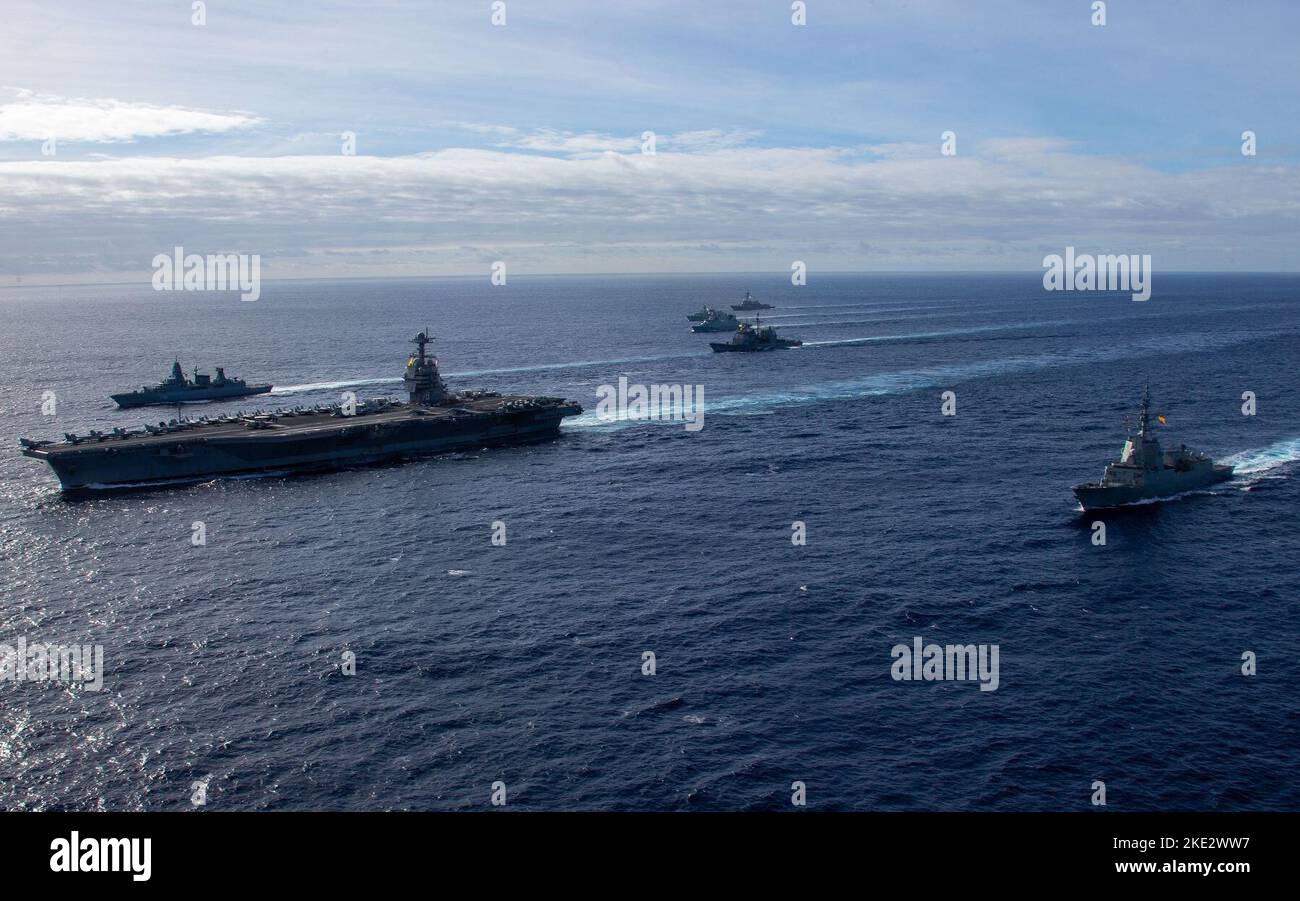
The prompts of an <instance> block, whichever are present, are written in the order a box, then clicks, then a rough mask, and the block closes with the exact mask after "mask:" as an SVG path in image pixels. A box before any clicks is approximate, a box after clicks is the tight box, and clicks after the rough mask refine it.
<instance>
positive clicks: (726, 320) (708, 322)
mask: <svg viewBox="0 0 1300 901" xmlns="http://www.w3.org/2000/svg"><path fill="white" fill-rule="evenodd" d="M739 324H740V320H738V319H737V318H736V317H735V314H733V313H728V312H727V311H726V310H709V314H708V315H707V316H705V317H704V318H703V319H701V320H700V321H699V322H697V323H695V325H693V326H691V331H693V332H729V331H731V330H732V329H734V328H736V326H738V325H739Z"/></svg>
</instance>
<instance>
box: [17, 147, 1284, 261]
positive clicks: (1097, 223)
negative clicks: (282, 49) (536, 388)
mask: <svg viewBox="0 0 1300 901" xmlns="http://www.w3.org/2000/svg"><path fill="white" fill-rule="evenodd" d="M597 137H600V136H597ZM671 144H672V136H667V138H665V139H664V140H663V143H662V144H661V146H671ZM593 146H595V145H594V144H592V145H589V144H587V143H585V142H582V143H579V144H578V145H574V144H569V143H566V144H564V146H563V149H564V150H565V151H576V155H573V156H567V157H563V158H561V157H555V156H545V155H538V154H537V153H533V152H518V151H515V152H503V151H497V150H483V149H474V150H469V149H453V150H444V151H439V152H435V153H427V154H419V155H413V156H404V157H368V156H351V157H349V156H342V155H339V156H284V157H274V158H268V157H237V156H221V157H208V158H202V159H176V158H153V157H135V158H127V159H111V160H69V161H44V160H42V161H27V162H8V163H0V274H3V275H6V276H9V277H11V278H12V277H13V276H14V275H17V274H26V275H29V276H30V275H37V274H40V273H47V274H51V275H55V274H59V275H69V274H71V273H76V272H99V273H108V272H139V271H143V270H145V269H147V267H148V261H149V260H150V259H151V258H152V257H153V256H154V254H156V253H160V252H167V251H169V250H170V248H171V247H172V246H174V245H176V244H181V245H184V246H185V247H186V249H187V250H190V251H192V252H198V253H210V252H219V251H232V250H238V251H243V252H253V253H260V254H262V255H263V258H264V259H263V266H264V272H265V273H266V274H267V275H268V276H270V277H276V276H296V275H305V274H319V275H342V274H425V273H427V274H447V273H465V272H477V271H479V270H480V269H482V270H483V271H486V269H485V266H486V263H485V261H488V260H493V259H504V260H506V261H507V262H508V263H509V264H511V267H512V271H515V272H528V271H532V272H573V271H619V270H625V271H653V270H657V269H660V268H662V267H666V266H668V267H671V268H673V269H677V270H683V269H686V270H689V269H696V270H701V271H702V270H711V269H714V270H716V269H729V270H737V269H746V268H772V269H787V268H788V267H789V265H790V262H791V261H792V260H796V259H801V260H805V261H807V262H809V264H810V265H820V266H822V267H824V268H835V269H852V268H864V269H871V268H877V269H881V268H884V269H888V268H898V269H901V268H927V269H957V268H975V269H1018V270H1033V269H1037V268H1038V267H1039V266H1040V265H1041V260H1042V257H1043V255H1044V254H1045V253H1050V252H1060V251H1061V249H1062V248H1063V247H1064V246H1065V245H1067V244H1071V245H1074V246H1076V247H1078V248H1079V249H1080V252H1089V251H1090V252H1103V253H1150V254H1152V255H1153V257H1154V259H1155V263H1156V265H1157V266H1160V267H1162V268H1164V269H1166V270H1167V269H1173V268H1178V269H1217V268H1222V269H1231V268H1237V269H1250V268H1257V269H1269V268H1274V269H1276V268H1293V266H1286V265H1279V264H1281V263H1283V262H1284V261H1289V260H1291V261H1293V260H1294V244H1295V238H1296V235H1297V234H1300V173H1298V172H1297V170H1296V169H1295V168H1294V167H1286V166H1276V165H1275V166H1260V165H1257V164H1255V163H1254V162H1253V161H1249V160H1244V159H1243V162H1241V163H1240V164H1236V165H1226V166H1221V167H1215V168H1210V169H1205V170H1201V171H1192V172H1183V173H1167V172H1159V171H1156V170H1153V169H1150V168H1148V167H1144V166H1141V165H1138V164H1134V163H1131V162H1126V161H1122V160H1117V159H1111V158H1103V157H1095V156H1087V155H1079V154H1075V153H1073V152H1071V151H1070V149H1069V148H1068V145H1064V144H1062V143H1061V142H1058V141H1040V140H1032V139H1014V140H1002V141H990V142H988V143H987V144H986V145H984V146H982V147H979V148H971V153H970V155H967V156H958V157H942V156H939V155H938V154H937V153H935V152H933V150H932V152H931V155H930V156H929V157H922V156H918V155H914V154H912V153H906V154H901V155H897V156H891V155H888V154H884V155H882V154H880V153H879V152H878V150H876V151H873V150H871V149H867V148H817V149H811V148H757V147H748V146H739V147H710V148H708V149H705V150H701V151H699V152H693V153H673V152H664V151H662V150H661V151H660V152H659V153H658V154H657V155H655V156H645V155H642V154H640V153H615V152H610V151H604V152H600V153H596V154H594V155H589V154H588V153H587V152H586V151H587V150H589V149H590V148H591V147H593ZM106 235H111V236H112V237H111V240H110V241H105V240H104V239H103V236H106Z"/></svg>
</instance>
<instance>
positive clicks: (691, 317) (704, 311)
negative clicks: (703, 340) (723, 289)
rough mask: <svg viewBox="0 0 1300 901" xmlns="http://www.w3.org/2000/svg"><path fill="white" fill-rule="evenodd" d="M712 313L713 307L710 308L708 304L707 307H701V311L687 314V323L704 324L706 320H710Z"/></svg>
mask: <svg viewBox="0 0 1300 901" xmlns="http://www.w3.org/2000/svg"><path fill="white" fill-rule="evenodd" d="M711 313H713V307H711V306H708V305H707V304H706V305H704V306H703V307H701V308H700V309H698V310H696V311H695V312H694V313H687V314H686V321H687V322H703V321H704V320H706V319H708V318H709V315H710V314H711Z"/></svg>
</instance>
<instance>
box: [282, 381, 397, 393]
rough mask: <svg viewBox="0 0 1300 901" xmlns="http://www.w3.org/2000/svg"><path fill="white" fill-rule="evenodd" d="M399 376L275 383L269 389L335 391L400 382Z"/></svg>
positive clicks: (298, 391)
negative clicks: (287, 383)
mask: <svg viewBox="0 0 1300 901" xmlns="http://www.w3.org/2000/svg"><path fill="white" fill-rule="evenodd" d="M401 380H402V379H401V377H400V376H398V377H392V378H383V379H349V380H347V381H341V382H309V383H308V384H306V385H277V386H276V387H274V388H272V389H271V395H272V396H275V395H277V394H306V393H307V392H308V391H337V390H338V389H340V388H361V387H364V386H366V385H391V384H394V383H395V382H400V381H401Z"/></svg>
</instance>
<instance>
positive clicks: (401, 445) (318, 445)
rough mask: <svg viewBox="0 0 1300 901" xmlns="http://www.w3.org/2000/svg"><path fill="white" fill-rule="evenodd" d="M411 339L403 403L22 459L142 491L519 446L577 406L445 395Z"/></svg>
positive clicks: (296, 411)
mask: <svg viewBox="0 0 1300 901" xmlns="http://www.w3.org/2000/svg"><path fill="white" fill-rule="evenodd" d="M430 340H431V339H430V338H429V337H428V335H427V333H426V332H421V333H420V334H418V335H417V336H416V337H415V338H414V339H413V342H412V343H414V344H416V345H417V346H418V350H417V352H416V353H413V354H411V356H410V358H409V359H408V360H407V364H406V371H405V374H404V376H403V382H404V384H405V388H406V391H407V394H408V398H409V400H408V401H407V402H400V401H390V400H384V399H379V400H370V401H366V402H358V403H356V404H355V405H350V404H349V405H332V406H317V407H313V408H302V407H295V408H292V409H281V410H275V411H271V412H265V413H261V412H259V413H255V414H251V415H242V414H237V415H231V416H218V417H214V418H209V417H206V416H205V417H202V418H200V419H197V420H195V419H174V420H171V421H170V422H160V423H159V424H158V425H156V426H154V425H146V426H145V427H144V428H143V429H139V430H126V429H120V428H118V429H113V430H112V431H111V432H99V431H92V432H90V434H89V435H73V434H67V435H65V436H64V440H63V441H60V442H54V441H34V440H31V439H28V438H22V439H20V442H21V444H22V453H23V454H24V455H25V456H28V457H33V458H35V459H37V460H44V461H45V462H46V463H48V464H49V465H50V468H51V469H53V470H54V473H55V475H57V476H58V478H59V482H60V483H61V485H62V487H63V490H64V491H69V492H72V491H78V490H84V489H96V488H118V487H137V486H139V487H144V486H151V485H159V484H175V483H185V482H194V481H204V480H207V479H211V478H214V477H218V476H227V475H236V474H245V473H258V472H286V473H288V472H303V471H318V470H329V469H337V468H339V467H343V466H359V465H365V464H371V463H381V462H388V461H396V460H403V459H407V458H412V457H418V456H424V455H428V454H439V453H446V452H448V451H456V450H469V449H476V448H481V447H493V446H498V445H506V444H520V443H525V442H530V441H537V440H542V439H545V438H549V437H553V436H555V435H557V434H558V433H559V428H560V422H561V421H562V420H563V419H564V418H565V417H566V416H576V415H577V414H579V413H581V412H582V407H581V406H579V405H578V404H577V403H575V402H573V401H568V400H564V399H562V398H558V397H533V396H527V395H511V394H499V393H497V392H492V391H462V392H459V393H452V392H451V391H449V390H448V388H447V386H446V384H444V382H443V380H442V377H441V375H440V374H439V372H438V361H437V360H436V359H435V358H434V357H432V356H431V355H429V354H427V353H426V350H425V349H426V346H427V345H428V344H429V343H430Z"/></svg>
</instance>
